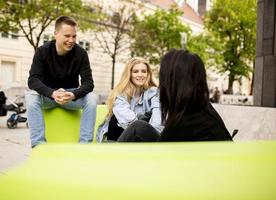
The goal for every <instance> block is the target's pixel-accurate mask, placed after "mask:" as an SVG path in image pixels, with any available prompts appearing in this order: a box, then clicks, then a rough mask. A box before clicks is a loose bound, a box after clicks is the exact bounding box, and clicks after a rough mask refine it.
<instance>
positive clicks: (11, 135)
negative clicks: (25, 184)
mask: <svg viewBox="0 0 276 200" xmlns="http://www.w3.org/2000/svg"><path fill="white" fill-rule="evenodd" d="M5 121H6V120H5V118H4V117H1V119H0V176H1V175H4V174H5V171H6V170H7V169H10V168H12V167H15V166H17V165H18V164H20V163H21V162H22V161H24V160H26V159H27V158H28V157H29V155H30V152H31V148H30V139H29V129H28V128H26V124H25V123H20V124H18V127H17V128H16V129H8V128H7V127H6V126H5Z"/></svg>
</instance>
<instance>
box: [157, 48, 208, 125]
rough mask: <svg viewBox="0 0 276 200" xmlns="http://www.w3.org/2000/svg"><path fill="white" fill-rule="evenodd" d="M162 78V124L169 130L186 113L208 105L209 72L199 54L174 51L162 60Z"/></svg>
mask: <svg viewBox="0 0 276 200" xmlns="http://www.w3.org/2000/svg"><path fill="white" fill-rule="evenodd" d="M159 78H160V85H159V87H160V103H161V112H162V121H163V123H164V124H165V126H166V127H167V126H170V125H172V124H177V123H178V122H179V121H180V120H181V119H182V118H183V117H185V113H187V112H194V111H199V110H202V109H204V108H206V107H207V106H208V104H209V91H208V86H207V81H206V71H205V67H204V64H203V62H202V60H201V59H200V57H199V56H198V55H196V54H193V53H190V52H189V51H184V50H176V49H172V50H170V51H169V52H168V53H166V54H165V56H164V57H163V58H162V61H161V66H160V76H159Z"/></svg>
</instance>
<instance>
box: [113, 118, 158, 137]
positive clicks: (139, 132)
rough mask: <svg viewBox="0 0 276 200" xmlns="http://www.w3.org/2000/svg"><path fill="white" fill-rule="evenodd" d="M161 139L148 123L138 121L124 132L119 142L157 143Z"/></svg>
mask: <svg viewBox="0 0 276 200" xmlns="http://www.w3.org/2000/svg"><path fill="white" fill-rule="evenodd" d="M159 137H160V136H159V134H158V132H157V131H156V130H155V129H154V128H153V127H152V126H151V125H150V124H149V123H148V122H146V121H143V120H137V121H135V122H133V123H132V124H131V125H130V126H129V127H127V129H125V130H124V132H123V133H122V134H121V136H120V137H119V138H118V140H117V142H157V141H158V139H159Z"/></svg>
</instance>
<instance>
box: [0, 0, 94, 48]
mask: <svg viewBox="0 0 276 200" xmlns="http://www.w3.org/2000/svg"><path fill="white" fill-rule="evenodd" d="M0 10H1V14H0V31H1V32H4V33H9V34H11V33H12V32H17V31H20V32H22V34H23V35H19V36H23V37H25V38H26V39H27V40H28V42H29V43H30V44H31V45H32V47H33V48H34V50H36V49H37V48H38V46H39V45H40V40H41V38H42V34H43V32H44V31H45V29H46V28H47V27H48V26H49V25H50V24H51V23H52V22H53V21H54V20H55V19H56V18H57V17H58V16H60V15H69V16H73V17H75V18H76V19H77V20H78V21H79V24H80V27H81V28H83V29H86V28H91V27H92V26H93V24H92V23H91V20H92V19H95V18H96V15H95V13H94V12H92V11H93V10H91V8H90V6H88V5H85V4H83V3H82V1H81V0H74V1H71V0H9V1H7V0H0ZM87 19H91V20H90V21H88V20H87Z"/></svg>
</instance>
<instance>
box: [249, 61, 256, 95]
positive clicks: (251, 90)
mask: <svg viewBox="0 0 276 200" xmlns="http://www.w3.org/2000/svg"><path fill="white" fill-rule="evenodd" d="M254 72H255V61H254V62H253V72H252V80H251V85H250V92H249V95H253V87H254Z"/></svg>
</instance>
